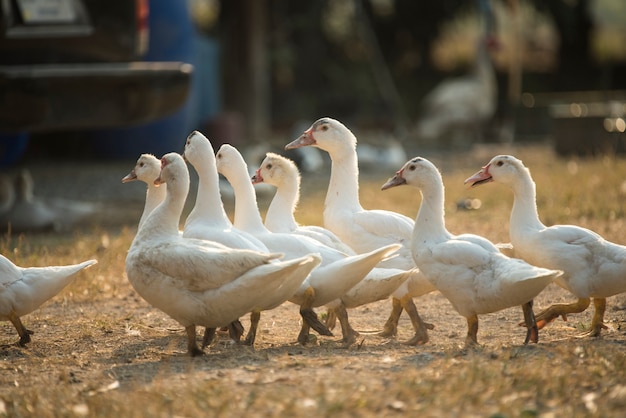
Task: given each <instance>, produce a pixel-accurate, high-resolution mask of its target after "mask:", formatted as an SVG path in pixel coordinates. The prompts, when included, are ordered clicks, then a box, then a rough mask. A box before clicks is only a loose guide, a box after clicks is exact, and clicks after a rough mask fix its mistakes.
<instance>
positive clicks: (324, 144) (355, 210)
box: [285, 117, 436, 344]
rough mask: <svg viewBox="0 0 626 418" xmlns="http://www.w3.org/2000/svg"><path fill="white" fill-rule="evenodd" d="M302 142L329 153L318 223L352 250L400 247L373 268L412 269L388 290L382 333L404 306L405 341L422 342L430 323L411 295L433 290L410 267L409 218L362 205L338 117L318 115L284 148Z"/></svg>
mask: <svg viewBox="0 0 626 418" xmlns="http://www.w3.org/2000/svg"><path fill="white" fill-rule="evenodd" d="M303 146H314V147H317V148H320V149H322V150H324V151H326V152H328V154H329V155H330V158H331V162H332V164H331V174H330V181H329V185H328V191H327V193H326V200H325V203H324V226H325V227H326V228H328V229H329V230H331V231H332V232H333V233H335V234H336V235H337V236H338V237H339V239H341V240H342V241H343V242H345V243H346V244H347V245H348V246H349V247H351V248H352V249H353V250H354V251H356V252H357V253H362V252H365V251H371V250H372V249H374V248H380V247H381V246H384V245H389V244H399V245H400V246H401V247H400V249H399V250H398V252H397V256H396V257H394V258H393V259H389V260H387V261H385V262H383V263H381V264H379V267H385V268H397V269H402V270H407V271H408V270H411V271H412V274H411V275H410V277H409V279H408V280H406V281H405V282H404V283H403V284H402V285H401V286H400V287H399V288H398V289H397V290H396V291H395V292H394V294H393V299H394V300H393V309H392V312H391V315H390V317H389V319H388V320H387V323H386V324H385V329H384V331H383V332H382V335H387V336H392V335H395V334H396V333H397V324H398V320H399V317H400V314H401V313H402V309H405V310H406V311H407V313H409V316H410V317H411V322H412V324H413V327H414V329H415V336H414V337H413V338H412V339H411V340H410V341H409V344H423V343H425V342H427V341H428V334H427V331H426V329H427V328H432V325H430V324H426V323H424V322H423V321H422V320H421V318H420V317H419V314H418V312H417V308H416V307H415V304H414V302H413V300H412V298H413V297H417V296H421V295H424V294H427V293H430V292H432V291H434V290H436V289H435V287H434V286H433V285H432V284H431V283H430V282H429V281H428V280H427V279H426V277H425V276H424V275H423V274H422V273H421V272H420V270H419V269H417V268H416V265H415V261H414V260H413V257H412V255H411V234H412V231H413V226H414V221H413V220H412V219H411V218H409V217H407V216H405V215H402V214H400V213H397V212H393V211H386V210H366V209H364V208H363V207H362V206H361V203H360V201H359V178H358V177H359V168H358V155H357V152H356V146H357V139H356V136H355V135H354V134H353V133H352V132H351V131H350V130H349V129H348V128H347V127H346V126H345V125H343V124H342V123H341V122H339V121H337V120H335V119H332V118H328V117H325V118H321V119H318V120H317V121H316V122H314V123H313V124H312V125H311V127H310V128H309V129H307V130H306V131H305V132H304V133H303V134H302V135H301V136H300V137H299V138H298V139H296V140H294V141H292V142H291V143H289V144H287V145H286V147H285V148H286V149H292V148H298V147H303Z"/></svg>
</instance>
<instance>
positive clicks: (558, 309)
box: [519, 298, 591, 329]
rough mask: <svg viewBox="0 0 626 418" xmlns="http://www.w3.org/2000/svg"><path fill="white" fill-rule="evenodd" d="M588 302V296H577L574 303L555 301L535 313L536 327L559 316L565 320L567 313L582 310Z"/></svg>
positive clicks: (544, 324)
mask: <svg viewBox="0 0 626 418" xmlns="http://www.w3.org/2000/svg"><path fill="white" fill-rule="evenodd" d="M590 302H591V299H589V298H579V299H578V301H577V302H574V303H557V304H554V305H552V306H549V307H548V308H547V309H545V310H543V311H541V312H539V314H537V315H535V320H536V321H537V328H539V329H541V328H543V327H545V326H546V325H548V324H549V323H550V322H552V321H554V320H555V319H556V318H558V317H559V316H560V317H563V320H564V321H567V315H568V314H571V313H580V312H583V311H584V310H585V309H587V308H588V307H589V303H590ZM519 325H525V323H520V324H519Z"/></svg>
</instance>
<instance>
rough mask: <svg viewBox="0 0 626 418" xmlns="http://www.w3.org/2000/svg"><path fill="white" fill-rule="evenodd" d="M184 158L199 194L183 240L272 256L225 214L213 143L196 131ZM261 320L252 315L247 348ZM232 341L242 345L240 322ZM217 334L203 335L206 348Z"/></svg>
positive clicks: (262, 245)
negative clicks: (197, 240)
mask: <svg viewBox="0 0 626 418" xmlns="http://www.w3.org/2000/svg"><path fill="white" fill-rule="evenodd" d="M183 158H184V159H185V160H186V161H187V162H189V163H190V164H191V165H192V166H193V168H194V169H195V170H196V172H197V173H198V192H197V195H196V202H195V204H194V207H193V209H192V210H191V212H190V213H189V215H188V216H187V219H186V220H185V227H184V229H183V237H185V238H198V239H208V240H210V241H215V242H219V243H220V244H224V245H225V246H227V247H229V248H239V249H244V250H256V251H263V252H269V250H268V249H267V247H266V246H265V244H263V243H262V242H261V241H259V240H258V239H257V238H256V237H255V236H254V235H252V234H249V233H247V232H245V231H242V230H240V229H238V228H235V227H234V226H233V224H232V222H231V221H230V219H229V218H228V215H227V214H226V210H224V205H223V203H222V196H221V192H220V181H219V174H218V173H217V168H216V165H215V152H214V151H213V146H212V145H211V141H209V139H208V138H207V137H206V136H204V135H203V134H202V133H201V132H199V131H193V132H192V133H190V134H189V136H188V137H187V140H186V141H185V151H184V153H183ZM259 320H260V316H259V313H258V312H253V313H251V315H250V328H249V329H248V333H247V334H246V338H245V339H244V340H243V344H245V345H254V341H255V339H256V332H257V329H258V325H259ZM229 331H230V335H231V338H233V339H234V340H235V341H239V337H240V336H241V333H242V332H243V327H241V323H240V322H239V321H237V322H235V323H234V324H231V325H230V326H229ZM214 333H215V330H213V329H210V330H207V332H206V333H205V335H204V340H203V343H202V344H203V346H206V345H208V344H210V342H211V340H212V339H213V335H214Z"/></svg>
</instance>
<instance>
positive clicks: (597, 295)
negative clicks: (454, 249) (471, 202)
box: [465, 155, 626, 337]
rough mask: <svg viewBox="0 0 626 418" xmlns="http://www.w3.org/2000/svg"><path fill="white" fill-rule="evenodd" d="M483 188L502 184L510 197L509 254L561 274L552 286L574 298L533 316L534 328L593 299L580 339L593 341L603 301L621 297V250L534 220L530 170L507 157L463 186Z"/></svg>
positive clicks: (625, 262) (624, 265) (625, 277)
mask: <svg viewBox="0 0 626 418" xmlns="http://www.w3.org/2000/svg"><path fill="white" fill-rule="evenodd" d="M489 182H497V183H502V184H505V185H507V186H509V187H510V188H511V190H512V191H513V208H512V210H511V221H510V222H509V236H510V239H511V244H512V245H513V248H514V250H515V254H516V255H518V256H519V257H521V258H523V259H525V260H526V261H528V262H529V263H532V264H536V265H538V266H542V267H546V268H551V269H559V270H562V271H563V272H564V274H563V275H562V276H560V277H558V278H556V280H555V283H556V284H557V285H559V286H561V287H562V288H564V289H566V290H568V291H569V292H571V293H572V294H573V295H574V296H576V297H577V298H578V300H577V301H576V302H574V303H568V304H555V305H552V306H550V307H548V308H547V309H545V310H544V311H542V312H540V313H539V314H537V324H538V325H539V327H540V328H542V327H544V326H545V325H547V324H548V323H550V322H552V321H553V320H555V319H556V318H558V317H559V316H561V317H563V319H567V315H568V314H572V313H580V312H583V311H584V310H585V309H587V307H589V304H590V303H591V299H593V305H594V307H595V312H594V314H593V319H592V321H591V325H590V327H589V331H588V332H586V333H584V334H583V335H582V336H592V337H597V336H599V335H600V334H601V331H602V329H603V328H605V325H604V312H605V310H606V298H608V297H610V296H613V295H616V294H618V293H623V292H626V246H623V245H619V244H615V243H612V242H609V241H607V240H605V239H604V238H602V237H601V236H600V235H598V234H597V233H595V232H593V231H590V230H589V229H586V228H581V227H580V226H575V225H552V226H546V225H544V224H543V223H542V222H541V220H540V219H539V212H538V210H537V190H536V185H535V182H534V181H533V179H532V176H531V174H530V170H529V169H528V168H527V167H526V166H524V164H523V163H522V161H521V160H519V159H517V158H515V157H514V156H512V155H498V156H496V157H493V158H492V159H491V161H489V163H488V164H487V165H485V166H484V167H483V168H482V169H481V170H480V171H478V172H477V173H476V174H474V175H473V176H471V177H469V178H468V179H467V180H465V183H466V184H470V185H471V186H472V187H474V186H478V185H481V184H485V183H489Z"/></svg>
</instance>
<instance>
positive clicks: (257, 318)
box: [243, 311, 261, 346]
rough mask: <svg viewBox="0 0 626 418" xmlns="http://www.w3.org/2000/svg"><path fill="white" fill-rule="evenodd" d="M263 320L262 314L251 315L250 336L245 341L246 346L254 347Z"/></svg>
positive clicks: (252, 313) (254, 313)
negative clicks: (260, 322) (257, 331)
mask: <svg viewBox="0 0 626 418" xmlns="http://www.w3.org/2000/svg"><path fill="white" fill-rule="evenodd" d="M260 320H261V312H258V311H254V312H251V313H250V328H249V329H248V335H246V339H245V340H244V341H243V344H244V345H249V346H253V345H254V340H255V339H256V330H257V328H258V327H259V321H260Z"/></svg>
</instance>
